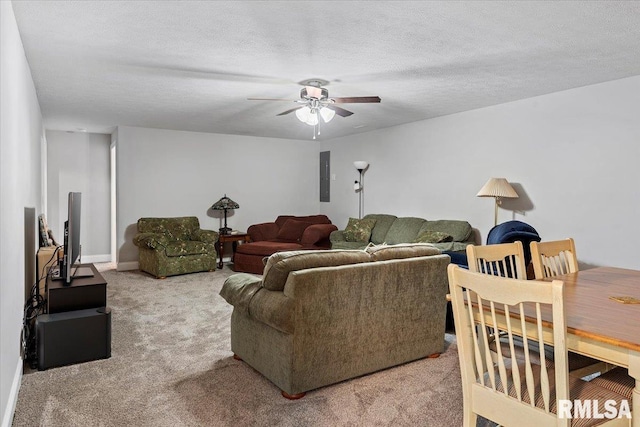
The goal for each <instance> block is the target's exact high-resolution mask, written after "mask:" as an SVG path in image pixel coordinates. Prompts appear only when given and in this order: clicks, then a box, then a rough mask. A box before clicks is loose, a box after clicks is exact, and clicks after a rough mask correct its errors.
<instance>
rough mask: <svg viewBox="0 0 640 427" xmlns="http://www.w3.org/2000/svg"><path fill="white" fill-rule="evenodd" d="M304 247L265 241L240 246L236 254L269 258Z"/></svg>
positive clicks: (295, 244) (297, 244) (296, 244)
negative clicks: (281, 252) (280, 252)
mask: <svg viewBox="0 0 640 427" xmlns="http://www.w3.org/2000/svg"><path fill="white" fill-rule="evenodd" d="M301 247H302V246H301V245H300V244H299V243H291V242H289V243H287V242H272V241H263V242H251V243H246V244H244V245H239V246H238V249H237V250H236V253H241V254H247V255H260V256H268V255H271V254H272V253H274V252H279V251H295V250H298V249H300V248H301Z"/></svg>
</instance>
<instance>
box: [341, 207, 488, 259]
mask: <svg viewBox="0 0 640 427" xmlns="http://www.w3.org/2000/svg"><path fill="white" fill-rule="evenodd" d="M363 219H374V220H375V225H374V226H373V230H372V231H371V237H370V239H369V241H367V242H362V241H360V242H349V241H347V240H346V238H345V235H344V230H337V231H334V232H333V233H331V236H330V240H331V248H332V249H362V248H364V247H365V246H367V245H368V244H369V242H371V243H373V244H376V245H379V244H382V243H386V244H389V245H395V244H398V243H413V242H415V240H416V239H417V238H418V236H420V235H421V234H422V233H423V232H441V233H444V234H446V235H448V236H450V237H451V239H447V240H450V241H447V242H442V243H433V245H434V246H435V247H437V248H438V249H440V250H441V251H447V252H460V251H464V250H465V249H466V247H467V245H469V244H476V236H475V233H474V232H473V229H472V228H471V225H470V224H469V223H468V222H467V221H459V220H446V219H444V220H437V221H428V220H426V219H423V218H415V217H404V218H403V217H400V218H399V217H397V216H395V215H385V214H370V215H366V216H365V217H364V218H363Z"/></svg>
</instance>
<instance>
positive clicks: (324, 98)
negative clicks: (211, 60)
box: [247, 79, 380, 139]
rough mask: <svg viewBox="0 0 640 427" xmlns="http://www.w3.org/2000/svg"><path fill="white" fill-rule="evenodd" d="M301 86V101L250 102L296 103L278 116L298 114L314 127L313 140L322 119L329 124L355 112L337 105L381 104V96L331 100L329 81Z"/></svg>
mask: <svg viewBox="0 0 640 427" xmlns="http://www.w3.org/2000/svg"><path fill="white" fill-rule="evenodd" d="M299 84H301V85H302V86H304V87H303V88H302V89H301V90H300V99H295V100H294V99H281V98H247V99H249V100H250V101H288V102H295V103H297V104H300V105H298V106H297V107H295V108H291V109H289V110H287V111H283V112H282V113H280V114H278V116H284V115H286V114H289V113H292V112H294V111H295V112H296V117H297V118H298V120H300V121H301V122H303V123H306V124H308V125H310V126H313V129H314V130H313V139H316V136H317V135H320V129H319V126H320V118H322V120H323V121H324V122H325V123H329V122H330V121H331V119H333V117H334V116H335V115H336V114H337V115H339V116H341V117H349V116H350V115H352V114H353V112H351V111H349V110H346V109H344V108H342V107H338V106H337V105H335V104H364V103H379V102H380V97H379V96H352V97H342V98H329V91H328V90H327V89H326V88H324V87H322V86H326V85H328V84H329V82H328V81H327V80H321V79H309V80H303V81H301V82H300V83H299Z"/></svg>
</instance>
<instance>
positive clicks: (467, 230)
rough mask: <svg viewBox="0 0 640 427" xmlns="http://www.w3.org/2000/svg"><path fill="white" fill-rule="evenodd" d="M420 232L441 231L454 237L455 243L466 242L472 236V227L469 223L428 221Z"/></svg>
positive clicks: (442, 220) (443, 220)
mask: <svg viewBox="0 0 640 427" xmlns="http://www.w3.org/2000/svg"><path fill="white" fill-rule="evenodd" d="M420 231H421V232H422V231H441V232H443V233H447V234H448V235H450V236H451V237H453V241H454V242H464V241H466V240H467V239H469V237H470V236H471V231H472V230H471V225H470V224H469V223H468V222H467V221H459V220H450V219H440V220H437V221H428V222H427V223H426V224H424V226H423V227H422V228H421V229H420Z"/></svg>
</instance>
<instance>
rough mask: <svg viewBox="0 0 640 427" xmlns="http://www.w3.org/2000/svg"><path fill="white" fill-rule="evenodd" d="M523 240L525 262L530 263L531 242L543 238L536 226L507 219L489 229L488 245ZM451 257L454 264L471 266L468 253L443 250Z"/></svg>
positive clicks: (464, 266)
mask: <svg viewBox="0 0 640 427" xmlns="http://www.w3.org/2000/svg"><path fill="white" fill-rule="evenodd" d="M518 240H519V241H521V242H522V246H523V249H524V262H525V265H529V261H531V250H530V249H529V244H530V243H531V242H534V241H535V242H539V241H540V240H542V239H541V238H540V235H539V234H538V232H537V231H536V229H535V228H533V227H532V226H530V225H529V224H526V223H524V222H522V221H516V220H513V221H507V222H503V223H502V224H498V225H496V226H495V227H493V228H492V229H491V230H489V234H488V235H487V245H498V244H500V243H513V242H515V241H518ZM443 253H445V254H447V255H449V256H450V257H451V262H452V263H453V264H458V265H459V266H460V267H462V268H469V261H468V260H467V254H466V253H460V252H443Z"/></svg>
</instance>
